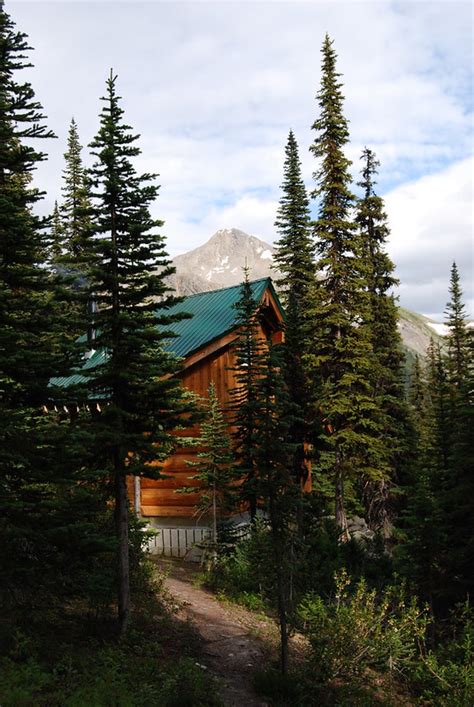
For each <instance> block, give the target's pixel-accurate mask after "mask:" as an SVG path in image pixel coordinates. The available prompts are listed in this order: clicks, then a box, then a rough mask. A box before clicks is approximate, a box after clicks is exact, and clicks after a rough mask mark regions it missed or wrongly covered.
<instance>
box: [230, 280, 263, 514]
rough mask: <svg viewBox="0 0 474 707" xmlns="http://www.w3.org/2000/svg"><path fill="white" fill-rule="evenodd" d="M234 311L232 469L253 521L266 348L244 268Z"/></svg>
mask: <svg viewBox="0 0 474 707" xmlns="http://www.w3.org/2000/svg"><path fill="white" fill-rule="evenodd" d="M235 308H236V311H237V318H236V327H237V328H238V331H239V338H238V340H237V343H236V345H235V369H234V370H235V381H236V387H235V388H234V389H232V390H231V391H230V392H231V405H230V410H231V413H232V419H233V423H234V426H235V433H234V455H235V458H236V467H235V470H236V475H237V477H238V478H240V479H242V498H243V500H244V501H245V503H247V504H248V506H249V511H250V518H251V520H252V521H254V520H255V517H256V514H257V498H258V493H257V477H258V464H257V460H256V450H257V447H258V444H259V440H258V435H259V420H260V417H261V415H262V410H261V401H260V398H259V395H258V384H259V379H260V378H261V376H262V374H263V368H262V367H263V365H264V355H265V352H266V350H267V348H268V346H267V343H266V341H263V340H262V337H261V335H260V332H259V323H258V305H257V302H256V301H255V298H254V296H253V293H252V285H251V283H250V280H249V270H248V268H244V280H243V282H242V284H241V288H240V297H239V300H238V302H237V303H236V305H235Z"/></svg>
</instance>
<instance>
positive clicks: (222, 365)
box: [129, 278, 284, 555]
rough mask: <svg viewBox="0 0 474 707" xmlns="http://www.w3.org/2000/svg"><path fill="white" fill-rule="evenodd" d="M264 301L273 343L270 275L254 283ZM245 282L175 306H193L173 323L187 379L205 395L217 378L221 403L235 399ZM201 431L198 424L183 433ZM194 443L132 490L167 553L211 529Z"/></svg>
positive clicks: (274, 303)
mask: <svg viewBox="0 0 474 707" xmlns="http://www.w3.org/2000/svg"><path fill="white" fill-rule="evenodd" d="M251 287H252V294H253V297H254V299H255V301H256V302H257V303H258V312H259V317H258V322H259V328H260V335H261V336H262V337H265V338H266V339H271V340H272V342H273V343H277V342H279V341H281V340H282V337H283V322H284V312H283V308H282V306H281V304H280V301H279V299H278V295H277V293H276V292H275V289H274V287H273V284H272V281H271V279H270V278H263V279H260V280H255V281H253V282H252V283H251ZM239 296H240V285H236V286H233V287H226V288H224V289H220V290H213V291H210V292H202V293H199V294H195V295H191V296H189V297H186V298H185V299H184V300H183V301H182V302H180V303H179V304H177V305H175V306H174V307H173V308H171V309H170V313H175V312H176V313H178V312H188V313H189V314H192V318H191V319H184V320H182V321H180V322H178V323H177V324H175V325H173V326H172V330H173V332H174V333H175V334H177V335H178V336H177V337H176V338H175V339H173V340H171V342H170V347H171V350H172V351H173V352H174V353H175V354H176V355H177V356H179V357H180V358H182V368H181V371H180V373H179V374H178V375H179V377H180V378H181V381H182V385H183V386H184V387H186V388H187V389H188V390H190V391H192V392H194V393H196V394H197V395H199V396H200V397H206V396H207V392H208V389H209V384H210V383H211V382H212V383H214V386H215V389H216V393H217V396H218V398H219V401H220V403H221V406H222V407H223V408H225V407H226V406H227V405H228V403H229V402H230V390H232V388H234V387H235V385H236V382H235V370H234V369H235V356H234V344H235V342H236V340H237V339H238V336H239V332H238V329H237V326H236V317H237V312H236V310H235V304H236V302H237V301H238V299H239ZM179 434H180V435H182V436H187V437H197V436H199V428H198V426H195V427H193V428H190V429H186V430H183V431H181V432H180V433H179ZM197 453H198V450H197V449H196V448H195V447H194V448H193V447H178V448H177V450H176V451H175V453H174V454H173V456H171V457H170V458H169V459H167V460H166V462H165V463H164V464H163V465H162V467H161V471H162V473H163V475H165V476H166V478H163V479H158V480H156V479H147V478H141V479H134V480H133V482H132V480H130V482H129V494H130V498H131V501H132V504H133V505H134V507H135V510H136V511H137V513H138V514H139V515H140V516H141V517H142V518H144V519H147V520H148V522H149V524H150V526H151V527H153V528H157V529H159V530H160V533H159V535H158V536H157V538H156V540H155V543H154V546H155V547H154V548H152V549H156V551H159V552H165V553H166V554H175V555H184V554H185V553H186V552H187V551H188V549H189V547H190V545H192V543H193V542H196V541H199V540H200V539H202V538H203V536H205V535H206V533H207V518H206V517H200V515H199V513H198V511H197V506H198V502H199V482H198V481H197V480H191V479H190V476H192V469H191V468H190V466H189V464H188V462H189V461H194V460H195V459H196V454H197ZM193 485H194V486H196V492H195V493H179V491H180V489H183V488H184V487H186V486H187V487H188V488H189V487H190V486H193Z"/></svg>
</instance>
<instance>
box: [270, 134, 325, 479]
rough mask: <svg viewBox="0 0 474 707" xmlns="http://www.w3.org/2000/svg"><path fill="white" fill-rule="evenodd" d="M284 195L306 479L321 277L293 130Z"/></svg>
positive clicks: (297, 436)
mask: <svg viewBox="0 0 474 707" xmlns="http://www.w3.org/2000/svg"><path fill="white" fill-rule="evenodd" d="M283 170H284V174H283V183H282V185H281V190H282V196H281V198H280V203H279V207H278V211H277V218H276V221H275V226H276V228H277V230H278V232H279V234H280V239H279V240H278V241H277V243H276V251H275V265H276V267H278V270H279V271H280V273H281V278H280V279H279V280H278V284H279V285H280V286H281V288H282V298H283V301H284V304H285V308H286V319H285V345H284V356H285V370H286V374H287V385H288V389H289V396H290V400H291V401H292V403H293V404H294V405H297V406H298V408H299V411H300V412H299V416H298V418H299V419H296V418H295V424H294V425H293V427H292V429H291V430H290V437H291V440H292V441H293V442H294V443H295V456H294V459H293V464H292V465H293V470H294V474H295V477H296V478H297V479H298V480H300V481H304V479H305V477H306V474H307V460H306V458H305V457H306V453H305V443H307V442H310V440H311V438H312V435H311V432H310V410H311V406H310V401H311V391H312V386H311V379H310V376H309V375H308V372H307V370H306V367H305V354H307V353H308V352H309V349H310V347H309V322H308V313H309V306H310V293H311V289H312V287H313V283H314V279H315V275H316V272H315V266H314V245H313V242H312V239H311V218H310V212H309V200H308V196H307V194H306V188H305V185H304V182H303V178H302V175H301V163H300V159H299V155H298V145H297V142H296V139H295V136H294V134H293V132H292V131H291V130H290V133H289V135H288V142H287V144H286V147H285V163H284V167H283Z"/></svg>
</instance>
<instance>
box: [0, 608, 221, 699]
mask: <svg viewBox="0 0 474 707" xmlns="http://www.w3.org/2000/svg"><path fill="white" fill-rule="evenodd" d="M2 629H3V631H2ZM9 629H10V634H8V631H9ZM2 633H3V636H2V635H1V634H2ZM2 637H3V643H2V645H3V649H4V650H3V656H0V704H1V705H2V707H33V706H34V707H84V706H85V705H87V706H89V705H91V707H112V706H113V707H145V706H146V707H149V706H156V707H188V706H189V707H191V706H192V707H205V706H207V707H220V706H221V705H222V702H221V700H220V698H219V697H218V686H217V684H216V682H215V680H214V679H213V677H212V676H211V675H209V673H208V672H207V671H206V670H205V669H204V668H203V666H201V665H200V664H199V654H200V645H199V642H198V639H197V636H196V635H195V634H194V633H193V631H192V629H191V627H190V626H189V625H188V624H186V623H183V622H181V621H179V620H178V619H177V618H176V617H175V616H174V615H173V614H172V612H171V610H170V607H169V606H167V605H166V603H163V601H161V600H160V599H157V598H156V595H150V596H149V597H148V599H147V601H146V602H145V603H144V605H142V606H140V607H137V608H136V609H135V611H134V613H133V619H132V622H131V626H130V630H129V632H128V635H127V638H126V639H125V640H124V641H121V642H117V641H116V640H115V639H114V638H113V621H112V617H111V616H110V615H109V616H107V617H104V618H103V619H102V620H101V621H100V622H98V621H95V620H92V619H91V618H90V617H89V616H88V614H87V612H85V611H83V609H82V607H80V606H78V605H76V606H70V607H63V611H61V612H58V613H56V614H54V615H53V613H52V612H48V613H47V614H46V613H45V615H44V616H36V617H32V621H31V623H30V625H29V626H25V627H24V628H23V630H18V631H16V632H14V633H12V632H11V626H10V627H9V626H8V623H7V619H4V620H3V624H2V625H0V640H1V638H2Z"/></svg>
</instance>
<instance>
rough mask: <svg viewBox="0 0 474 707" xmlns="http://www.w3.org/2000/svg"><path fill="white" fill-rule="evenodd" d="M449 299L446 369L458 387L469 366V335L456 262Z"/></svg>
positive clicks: (452, 273)
mask: <svg viewBox="0 0 474 707" xmlns="http://www.w3.org/2000/svg"><path fill="white" fill-rule="evenodd" d="M449 292H450V295H451V299H450V301H449V302H448V304H447V305H446V325H447V327H448V330H449V333H448V347H447V350H448V371H449V379H450V383H451V385H453V386H454V388H460V387H461V386H462V384H463V382H464V381H465V379H466V376H467V372H468V368H469V353H470V351H469V337H468V331H467V327H466V321H467V316H466V309H465V306H464V303H463V301H462V289H461V283H460V277H459V272H458V268H457V265H456V263H453V265H452V268H451V281H450V286H449Z"/></svg>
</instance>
